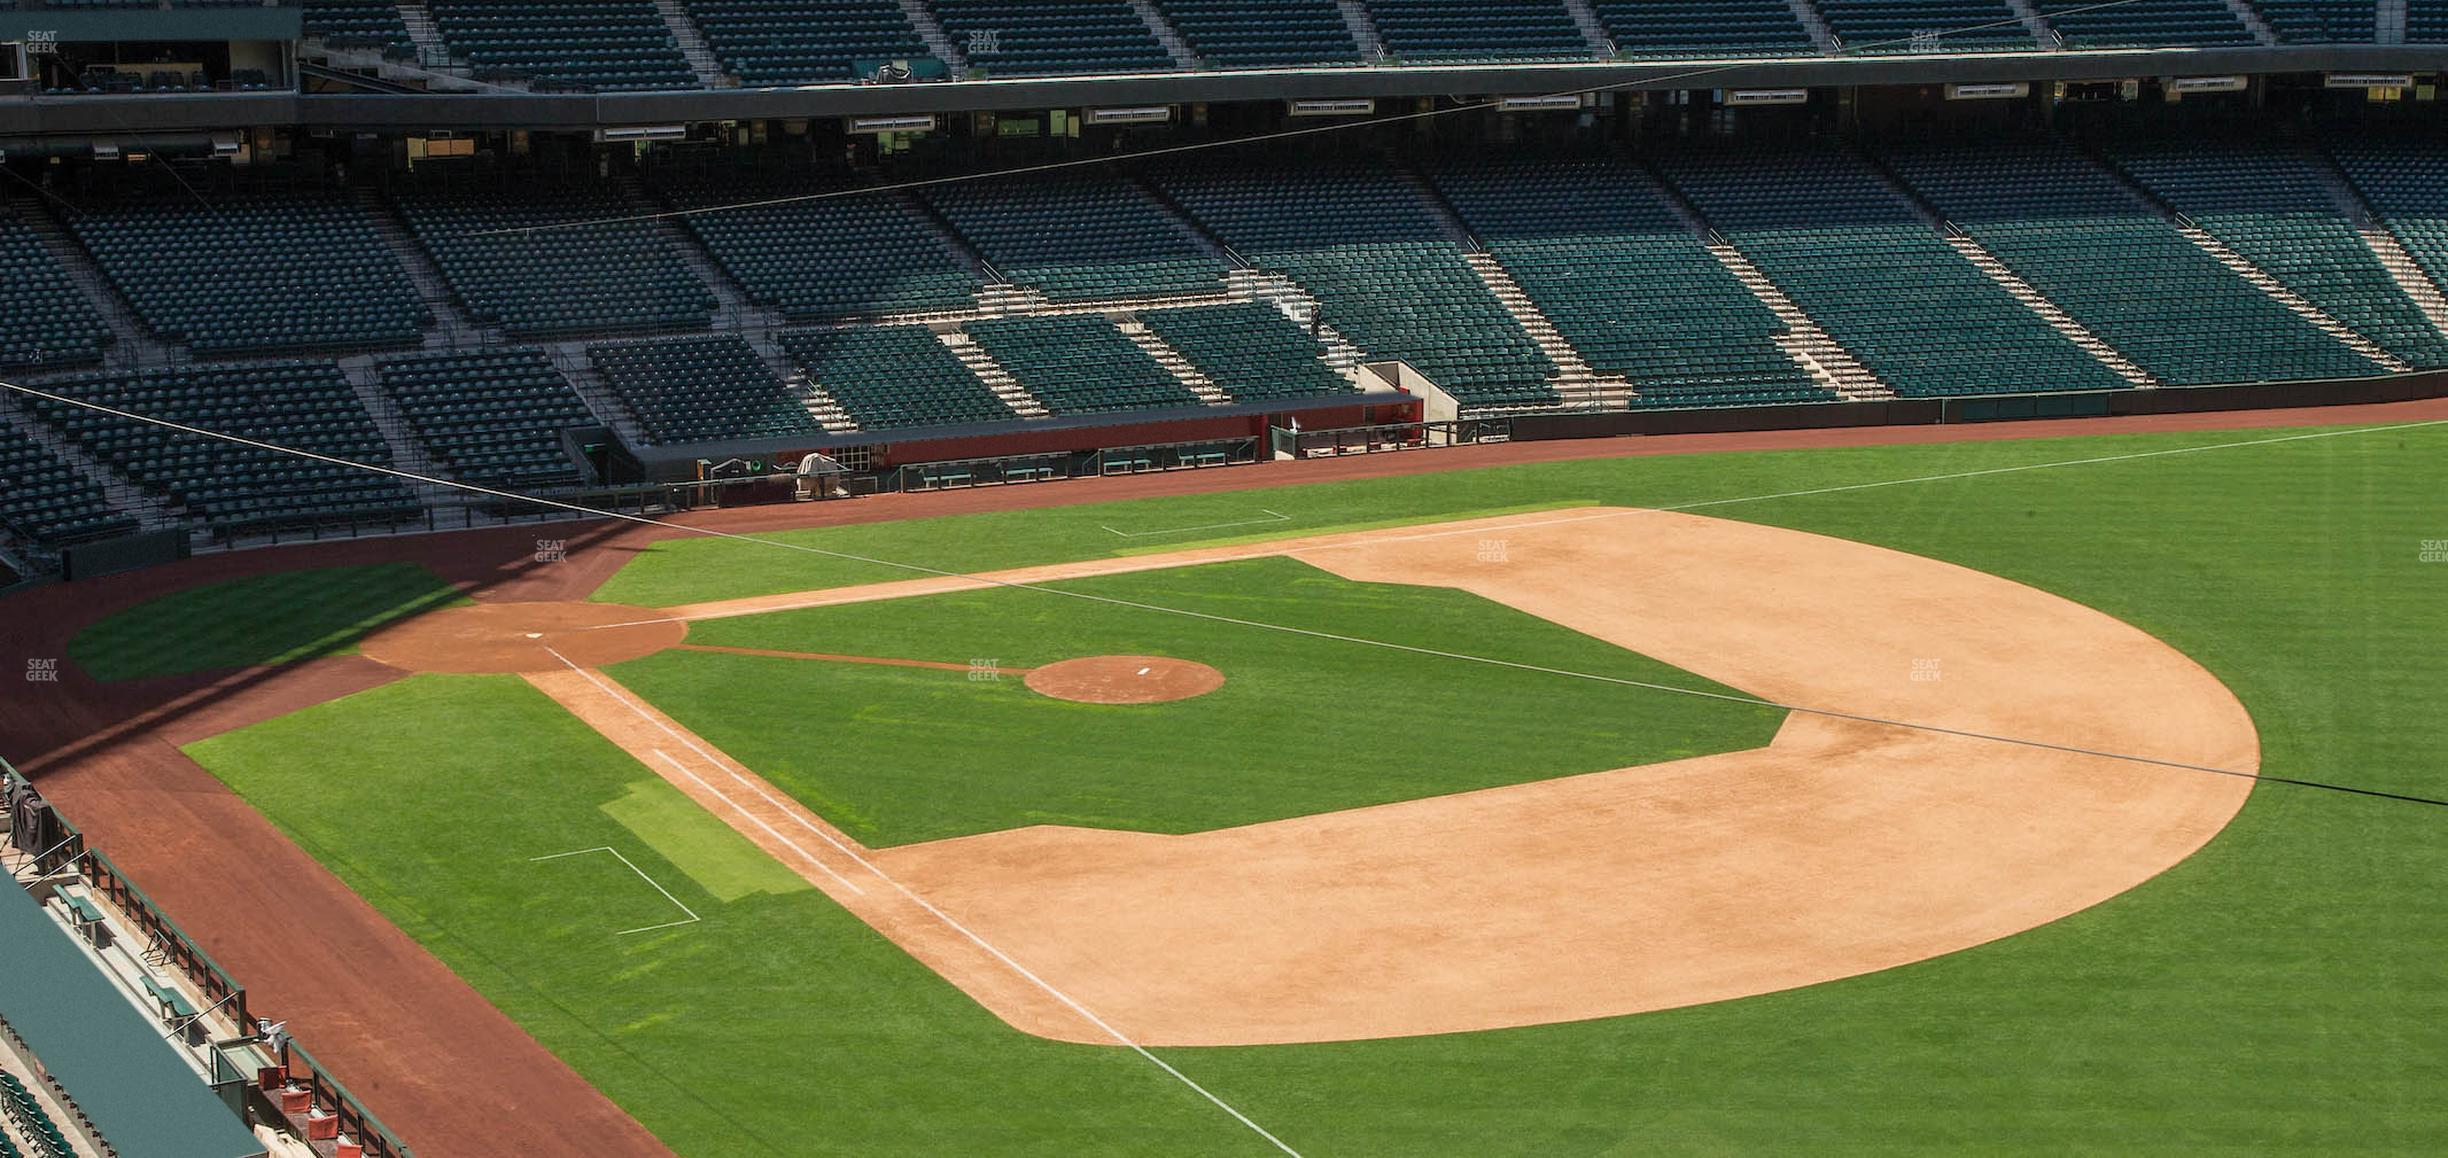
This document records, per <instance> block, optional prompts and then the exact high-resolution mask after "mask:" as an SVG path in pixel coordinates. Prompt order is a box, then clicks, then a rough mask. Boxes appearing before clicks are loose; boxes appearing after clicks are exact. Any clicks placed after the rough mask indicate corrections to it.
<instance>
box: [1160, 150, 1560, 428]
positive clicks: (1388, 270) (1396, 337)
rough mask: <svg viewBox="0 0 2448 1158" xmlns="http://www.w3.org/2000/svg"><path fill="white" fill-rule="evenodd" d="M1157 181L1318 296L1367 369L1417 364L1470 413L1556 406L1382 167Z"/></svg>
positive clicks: (1532, 359) (1498, 315) (1422, 214)
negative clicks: (1374, 362) (1369, 363)
mask: <svg viewBox="0 0 2448 1158" xmlns="http://www.w3.org/2000/svg"><path fill="white" fill-rule="evenodd" d="M1157 180H1158V181H1159V183H1160V184H1162V185H1163V187H1164V189H1165V190H1166V192H1167V193H1169V194H1171V196H1172V197H1173V198H1174V200H1175V201H1177V202H1178V203H1180V204H1181V205H1182V206H1183V207H1184V208H1185V209H1187V210H1188V211H1189V212H1190V213H1191V215H1192V216H1194V217H1196V218H1197V219H1198V221H1199V222H1200V223H1201V224H1203V225H1205V226H1206V227H1207V228H1208V229H1209V230H1210V231H1212V232H1214V233H1215V234H1217V235H1218V236H1220V237H1222V238H1223V239H1224V240H1225V242H1226V243H1228V244H1230V245H1232V246H1234V247H1235V249H1236V250H1237V251H1238V252H1239V253H1240V254H1241V256H1242V257H1243V258H1245V259H1247V260H1249V261H1251V262H1254V263H1256V264H1257V265H1258V266H1260V267H1261V268H1263V269H1269V270H1275V271H1279V272H1282V273H1285V274H1288V275H1290V276H1291V277H1292V279H1293V280H1294V281H1295V282H1297V283H1298V284H1299V285H1300V287H1301V288H1302V289H1305V290H1307V291H1309V292H1310V293H1311V294H1313V295H1315V296H1316V298H1317V301H1318V311H1319V316H1320V317H1322V318H1323V319H1324V321H1325V324H1326V325H1329V326H1332V327H1334V328H1335V329H1336V330H1337V331H1339V332H1340V333H1342V334H1343V335H1344V336H1345V337H1348V338H1350V339H1351V341H1352V342H1353V343H1354V344H1356V345H1358V346H1359V347H1360V348H1361V349H1362V350H1365V351H1367V353H1368V354H1369V355H1370V356H1371V357H1374V358H1398V359H1401V360H1403V361H1406V362H1409V363H1410V364H1411V366H1412V368H1413V369H1416V370H1418V371H1419V372H1420V373H1422V374H1425V375H1427V376H1428V378H1429V379H1430V380H1431V381H1433V382H1435V383H1437V385H1438V386H1440V387H1441V388H1443V389H1444V390H1446V391H1447V392H1448V393H1451V394H1452V395H1454V397H1456V398H1457V399H1459V400H1461V401H1462V402H1463V403H1464V404H1465V405H1477V406H1501V405H1536V404H1540V403H1550V402H1554V401H1556V399H1557V395H1556V393H1555V390H1554V389H1553V388H1552V387H1550V386H1549V385H1548V384H1547V380H1548V379H1549V378H1551V377H1553V376H1554V375H1555V372H1556V366H1555V362H1554V361H1553V360H1552V359H1550V358H1549V357H1548V356H1547V354H1546V352H1545V351H1544V350H1541V349H1540V348H1539V346H1538V343H1537V342H1535V341H1533V340H1532V339H1531V337H1530V335H1529V334H1528V333H1527V332H1526V331H1524V330H1523V329H1522V327H1521V323H1520V322H1518V321H1516V320H1514V318H1513V316H1512V315H1511V314H1509V313H1507V312H1506V311H1505V308H1504V305H1503V303H1501V302H1499V301H1497V300H1496V297H1495V295H1494V294H1493V293H1491V292H1489V290H1488V288H1487V284H1486V283H1485V282H1483V281H1481V280H1480V279H1479V275H1478V272H1477V271H1475V270H1473V269H1471V267H1470V265H1469V263H1467V262H1465V261H1464V260H1463V259H1462V254H1461V251H1460V250H1459V249H1457V248H1455V246H1454V244H1453V242H1452V241H1451V240H1450V239H1449V238H1447V237H1446V236H1445V234H1444V233H1443V231H1442V230H1441V228H1440V227H1439V225H1438V224H1437V221H1436V219H1435V217H1434V216H1433V215H1432V213H1431V212H1430V210H1429V208H1428V206H1427V205H1426V204H1425V203H1424V202H1423V201H1421V199H1420V196H1419V194H1418V192H1417V191H1416V190H1414V189H1412V188H1411V187H1409V186H1408V185H1406V184H1405V183H1404V182H1403V181H1402V179H1401V178H1400V177H1398V176H1396V175H1394V174H1393V173H1392V172H1390V171H1388V170H1387V168H1386V167H1385V166H1384V165H1382V164H1380V163H1375V162H1372V161H1367V160H1362V159H1354V158H1348V157H1345V158H1319V159H1317V160H1315V161H1312V162H1310V163H1305V164H1302V163H1291V164H1282V163H1279V164H1275V165H1254V164H1245V165H1239V166H1233V167H1225V166H1222V165H1213V164H1200V165H1191V164H1181V165H1175V166H1170V167H1167V168H1165V169H1163V170H1160V171H1159V172H1158V173H1157Z"/></svg>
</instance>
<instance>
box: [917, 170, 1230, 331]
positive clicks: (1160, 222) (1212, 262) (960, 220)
mask: <svg viewBox="0 0 2448 1158" xmlns="http://www.w3.org/2000/svg"><path fill="white" fill-rule="evenodd" d="M925 195H926V198H927V200H928V201H930V202H932V203H933V204H934V206H935V208H936V210H937V211H938V212H940V213H942V214H943V215H944V218H945V219H946V220H948V221H950V222H951V223H952V227H953V228H954V229H956V230H958V231H959V232H960V235H961V236H962V237H963V238H964V239H966V240H967V241H968V242H969V243H970V244H971V245H973V246H975V247H976V248H977V250H978V251H979V252H980V253H982V254H984V255H985V256H986V260H987V261H989V262H991V263H992V264H993V265H994V266H995V268H996V270H997V271H999V272H1000V273H1002V274H1003V276H1005V277H1007V278H1010V279H1011V280H1012V281H1015V282H1018V283H1020V284H1021V285H1026V286H1033V287H1035V288H1037V289H1039V290H1043V291H1044V292H1045V294H1046V296H1047V297H1049V298H1052V299H1054V300H1056V301H1097V300H1109V299H1115V298H1129V297H1150V296H1156V295H1160V294H1182V293H1217V292H1221V291H1222V290H1223V288H1224V284H1223V276H1224V269H1225V265H1224V262H1223V261H1222V260H1221V259H1219V258H1216V257H1213V256H1210V255H1209V254H1208V253H1207V252H1206V251H1205V250H1203V249H1201V248H1200V247H1199V246H1198V245H1197V243H1195V242H1193V241H1192V240H1190V238H1189V237H1188V236H1187V235H1185V234H1184V233H1183V232H1182V231H1181V230H1180V229H1179V228H1178V227H1177V226H1175V224H1174V223H1173V220H1172V218H1171V217H1170V216H1169V215H1167V214H1166V213H1165V211H1164V209H1163V208H1162V207H1160V206H1158V205H1157V204H1156V202H1154V201H1152V200H1150V199H1149V198H1148V196H1147V195H1146V194H1145V193H1142V192H1140V191H1139V190H1138V189H1137V188H1136V187H1134V186H1132V185H1131V184H1130V183H1129V182H1128V181H1126V180H1123V179H1121V178H1118V177H1116V176H1114V175H1113V174H1111V173H1102V174H1091V175H1087V176H1072V175H1066V176H1061V177H1053V178H1044V177H1040V178H1026V177H1021V178H1009V179H1000V180H993V181H964V182H960V183H958V184H952V185H939V186H936V187H934V188H931V189H928V190H927V191H926V194H925Z"/></svg>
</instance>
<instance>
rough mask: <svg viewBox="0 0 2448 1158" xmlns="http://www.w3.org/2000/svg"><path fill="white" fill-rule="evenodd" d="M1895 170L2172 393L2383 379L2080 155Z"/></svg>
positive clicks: (1952, 156) (1926, 154) (1936, 162)
mask: <svg viewBox="0 0 2448 1158" xmlns="http://www.w3.org/2000/svg"><path fill="white" fill-rule="evenodd" d="M1891 163H1892V164H1893V165H1894V166H1895V167H1896V169H1897V170H1898V171H1899V172H1901V173H1902V174H1903V176H1904V178H1905V179H1906V180H1908V181H1910V182H1911V183H1912V184H1913V185H1914V187H1916V188H1917V189H1919V190H1920V191H1921V193H1922V195H1923V196H1925V197H1927V198H1928V199H1929V200H1930V201H1932V202H1933V203H1935V204H1936V205H1937V206H1938V208H1939V210H1940V211H1942V212H1944V213H1945V214H1946V215H1947V216H1948V217H1949V218H1950V219H1952V220H1953V221H1954V222H1955V223H1956V224H1957V225H1959V226H1961V227H1963V228H1964V229H1965V230H1966V231H1967V232H1969V233H1970V234H1971V235H1972V237H1973V239H1974V240H1976V241H1978V242H1979V243H1980V244H1981V246H1982V247H1983V248H1985V249H1987V250H1988V251H1989V252H1990V253H1992V254H1994V255H1996V256H1997V258H1998V260H2000V261H2002V262H2005V263H2006V265H2007V266H2008V267H2009V268H2011V269H2013V270H2014V271H2015V272H2016V273H2017V274H2019V275H2021V276H2022V278H2023V279H2024V280H2025V281H2028V282H2030V283H2031V284H2032V286H2033V287H2034V288H2035V289H2038V290H2039V291H2040V292H2041V293H2042V294H2043V295H2045V296H2047V297H2048V298H2049V299H2050V300H2051V301H2054V302H2056V303H2057V304H2058V305H2059V306H2061V307H2063V308H2064V310H2065V311H2066V313H2068V314H2070V315H2072V316H2073V318H2074V320H2076V321H2078V322H2081V323H2082V324H2083V326H2084V327H2085V328H2087V329H2089V330H2090V331H2091V332H2092V333H2094V334H2097V335H2099V337H2100V338H2101V339H2102V340H2104V341H2106V342H2107V343H2108V344H2109V345H2110V346H2113V347H2115V348H2116V349H2117V350H2118V351H2119V352H2120V353H2123V354H2124V355H2125V356H2126V357H2128V358H2131V359H2132V360H2133V361H2134V362H2136V363H2137V364H2139V365H2140V366H2141V367H2142V368H2143V369H2145V370H2147V371H2149V372H2150V373H2151V374H2153V375H2155V376H2157V377H2158V378H2159V379H2160V380H2161V381H2163V382H2166V383H2168V384H2170V385H2203V384H2209V383H2226V382H2256V381H2263V380H2273V379H2288V378H2328V377H2342V376H2353V375H2362V374H2376V373H2379V372H2380V367H2379V366H2377V365H2375V364H2374V363H2372V362H2370V361H2369V360H2367V359H2365V358H2364V357H2362V356H2361V355H2359V354H2356V353H2354V352H2353V351H2351V350H2349V349H2347V348H2346V347H2345V346H2344V345H2342V344H2340V343H2339V342H2338V341H2337V339H2335V338H2332V337H2330V336H2329V335H2327V334H2324V333H2322V332H2321V331H2319V330H2317V329H2315V328H2313V326H2312V325H2311V323H2309V322H2307V321H2305V320H2304V319H2303V318H2302V317H2300V316H2298V315H2297V314H2295V313H2294V312H2293V311H2292V310H2289V309H2287V308H2286V307H2285V306H2283V305H2280V304H2279V303H2278V302H2277V300H2276V299H2273V298H2271V297H2270V296H2269V295H2267V294H2264V293H2262V292H2261V291H2260V290H2258V289H2255V288H2253V286H2252V285H2251V284H2250V283H2248V282H2246V281H2244V280H2243V279H2242V278H2240V277H2238V276H2236V274H2235V273H2233V272H2232V271H2230V270H2229V269H2228V268H2227V267H2225V266H2223V265H2220V264H2219V263H2218V261H2217V260H2216V259H2214V258H2212V257H2211V256H2210V255H2209V254H2207V253H2204V252H2203V251H2202V250H2201V248H2200V247H2199V246H2196V245H2194V244H2193V243H2192V242H2190V241H2187V240H2186V239H2185V238H2184V236H2183V235H2181V234H2179V233H2177V232H2176V230H2175V229H2174V228H2173V227H2172V226H2170V225H2169V224H2168V223H2167V222H2165V221H2163V220H2161V219H2160V218H2159V217H2158V215H2157V214H2155V213H2152V212H2151V211H2150V210H2149V209H2147V208H2145V207H2144V206H2142V205H2140V204H2138V203H2136V202H2135V201H2134V200H2133V198H2131V197H2129V196H2127V195H2126V193H2125V191H2124V190H2122V189H2120V188H2118V187H2117V185H2116V183H2115V182H2114V181H2113V180H2112V179H2111V178H2110V177H2109V176H2108V174H2107V173H2105V172H2103V171H2102V170H2100V168H2099V167H2098V166H2096V165H2094V164H2093V163H2092V162H2091V161H2090V160H2089V159H2088V158H2085V157H2084V156H2082V155H2081V154H2080V153H2077V152H2075V151H2073V150H2072V149H2070V148H2065V147H2062V146H2056V145H2024V146H2004V147H1996V148H1987V149H1981V150H1977V151H1974V150H1927V151H1917V152H1901V153H1896V154H1894V155H1892V157H1891Z"/></svg>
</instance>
